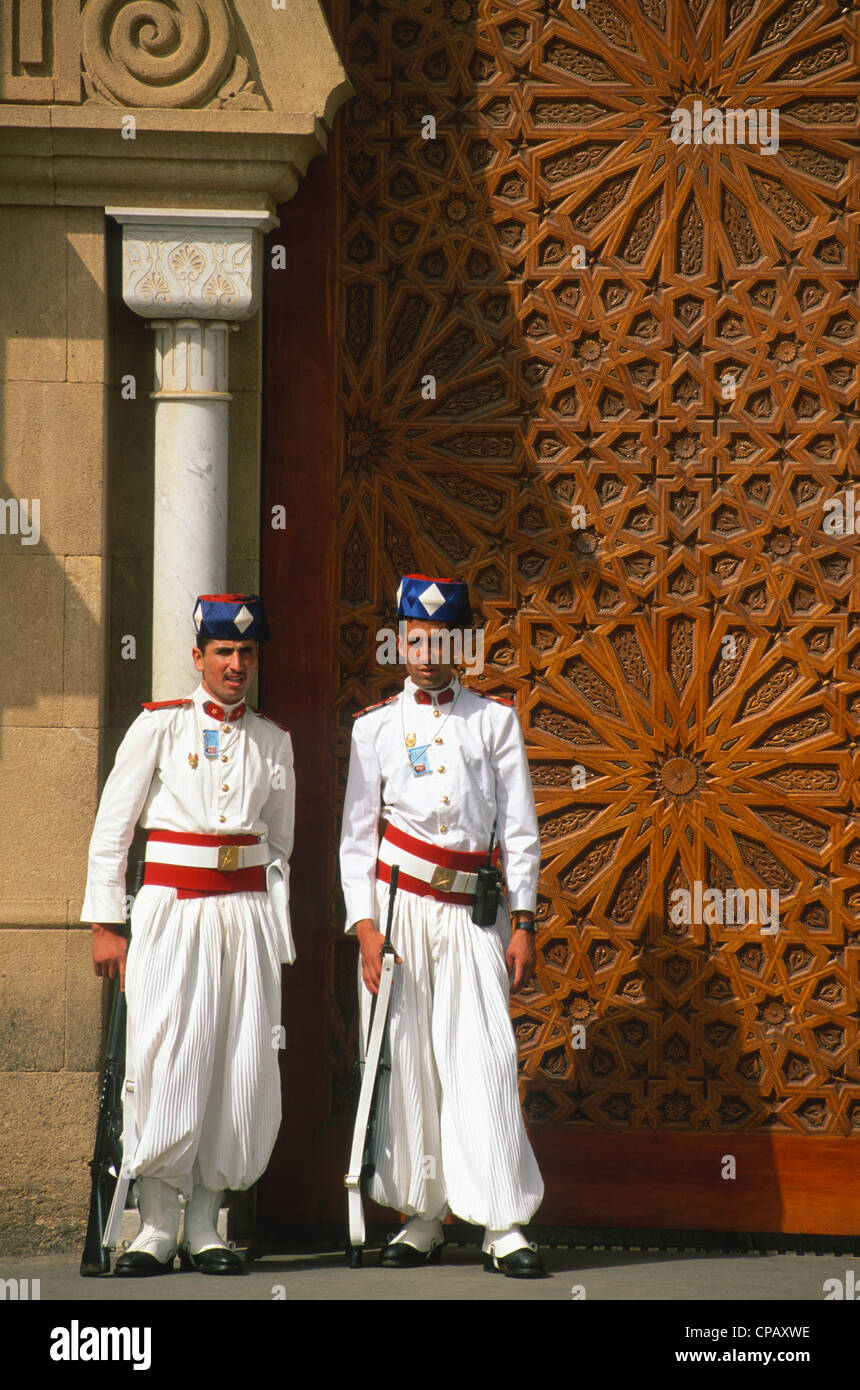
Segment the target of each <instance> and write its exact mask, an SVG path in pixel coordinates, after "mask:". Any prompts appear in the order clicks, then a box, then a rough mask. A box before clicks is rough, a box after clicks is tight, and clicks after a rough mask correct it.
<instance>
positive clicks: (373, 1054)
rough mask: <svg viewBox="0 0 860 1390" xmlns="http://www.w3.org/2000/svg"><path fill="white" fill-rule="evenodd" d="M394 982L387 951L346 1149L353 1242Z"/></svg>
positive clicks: (359, 1241) (357, 1239) (360, 1232)
mask: <svg viewBox="0 0 860 1390" xmlns="http://www.w3.org/2000/svg"><path fill="white" fill-rule="evenodd" d="M393 983H394V952H393V951H387V952H385V954H384V955H383V957H382V974H381V977H380V980H379V992H378V994H377V996H376V1008H375V1009H374V1011H373V1024H372V1026H371V1029H370V1037H369V1039H368V1042H367V1051H366V1054H365V1058H364V1069H363V1073H362V1078H361V1091H360V1092H359V1097H358V1113H357V1114H356V1117H355V1129H354V1131H353V1135H352V1148H351V1149H350V1153H349V1172H348V1173H347V1175H346V1177H345V1178H344V1186H345V1187H346V1188H347V1192H348V1197H347V1205H348V1208H349V1239H350V1244H351V1245H353V1246H356V1247H357V1246H363V1245H364V1234H365V1232H364V1203H363V1202H362V1199H361V1170H362V1166H363V1164H364V1148H365V1141H366V1139H367V1126H368V1124H369V1122H370V1107H371V1105H372V1104H373V1091H374V1087H375V1085H376V1075H377V1072H378V1071H379V1063H380V1060H381V1057H382V1043H383V1039H384V1037H385V1025H386V1022H387V1020H388V1008H389V1005H390V1003H391V986H392V984H393Z"/></svg>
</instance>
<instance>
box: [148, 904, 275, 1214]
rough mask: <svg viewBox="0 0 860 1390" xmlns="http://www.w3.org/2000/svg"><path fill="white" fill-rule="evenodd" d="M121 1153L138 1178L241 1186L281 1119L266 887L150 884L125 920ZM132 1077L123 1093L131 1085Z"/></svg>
mask: <svg viewBox="0 0 860 1390" xmlns="http://www.w3.org/2000/svg"><path fill="white" fill-rule="evenodd" d="M131 929H132V940H131V945H130V947H129V953H128V967H127V971H126V986H125V987H126V999H127V1003H128V1030H127V1036H126V1082H127V1097H126V1102H125V1115H124V1125H125V1129H124V1144H125V1158H126V1160H127V1163H128V1170H129V1171H130V1173H131V1174H132V1175H133V1176H134V1177H148V1178H161V1179H162V1180H163V1181H165V1182H168V1183H171V1184H172V1185H173V1186H175V1187H177V1188H180V1189H181V1190H182V1191H183V1192H184V1193H185V1195H186V1196H190V1193H191V1186H190V1182H191V1173H192V1168H193V1166H194V1160H195V1158H196V1159H197V1160H198V1162H199V1165H200V1180H201V1181H202V1182H203V1183H204V1185H205V1186H206V1187H208V1188H211V1189H213V1190H215V1191H218V1190H221V1189H223V1188H232V1189H233V1190H234V1191H241V1190H242V1189H244V1188H246V1187H250V1185H251V1184H252V1183H253V1182H255V1181H256V1179H257V1178H258V1177H259V1176H260V1174H261V1173H262V1172H263V1171H264V1169H265V1167H266V1164H267V1163H268V1161H269V1157H270V1155H271V1152H272V1148H273V1147H274V1143H275V1138H276V1137H277V1133H278V1127H279V1125H280V1120H281V1091H280V1083H279V1077H278V1043H279V1035H280V1023H281V966H280V961H279V959H278V947H277V927H276V924H275V921H274V918H273V916H272V912H271V908H270V907H269V902H268V898H267V896H266V894H265V893H221V894H218V895H217V896H214V897H207V898H184V899H178V898H177V896H176V890H175V889H174V888H162V887H156V886H146V887H144V888H142V889H141V890H140V892H139V893H138V895H137V897H136V899H135V903H134V907H133V909H132V918H131ZM129 1082H130V1083H131V1086H132V1087H133V1089H132V1091H131V1093H130V1094H128V1083H129Z"/></svg>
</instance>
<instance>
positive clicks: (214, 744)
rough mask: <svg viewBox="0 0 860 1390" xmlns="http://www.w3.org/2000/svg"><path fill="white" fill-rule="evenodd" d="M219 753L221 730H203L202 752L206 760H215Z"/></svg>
mask: <svg viewBox="0 0 860 1390" xmlns="http://www.w3.org/2000/svg"><path fill="white" fill-rule="evenodd" d="M220 751H221V730H220V729H204V730H203V752H204V754H205V755H206V757H207V758H217V757H218V754H219V753H220Z"/></svg>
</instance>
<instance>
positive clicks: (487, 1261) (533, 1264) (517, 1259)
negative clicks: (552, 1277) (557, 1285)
mask: <svg viewBox="0 0 860 1390" xmlns="http://www.w3.org/2000/svg"><path fill="white" fill-rule="evenodd" d="M484 1270H485V1271H486V1272H488V1273H492V1274H506V1275H507V1277H508V1278H509V1279H545V1278H546V1277H547V1273H546V1270H545V1269H544V1265H543V1260H542V1259H541V1257H540V1255H539V1254H538V1252H537V1251H536V1250H532V1248H531V1246H530V1245H521V1246H520V1248H519V1250H512V1251H511V1253H510V1255H503V1256H501V1257H498V1256H496V1255H486V1254H485V1255H484Z"/></svg>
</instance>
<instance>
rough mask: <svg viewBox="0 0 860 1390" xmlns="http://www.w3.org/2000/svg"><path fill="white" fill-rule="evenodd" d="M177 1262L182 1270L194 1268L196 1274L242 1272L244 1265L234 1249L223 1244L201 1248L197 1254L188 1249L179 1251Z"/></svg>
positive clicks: (243, 1271)
mask: <svg viewBox="0 0 860 1390" xmlns="http://www.w3.org/2000/svg"><path fill="white" fill-rule="evenodd" d="M179 1264H180V1267H181V1268H182V1269H183V1270H189V1269H194V1270H196V1271H197V1273H198V1274H244V1273H245V1266H244V1265H243V1263H242V1261H241V1259H240V1258H239V1256H238V1255H237V1254H236V1251H235V1250H228V1249H226V1248H225V1247H224V1246H223V1245H213V1246H211V1247H210V1249H208V1250H201V1251H200V1252H199V1253H198V1254H197V1255H194V1254H192V1253H191V1251H190V1250H186V1249H182V1250H180V1251H179Z"/></svg>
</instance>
